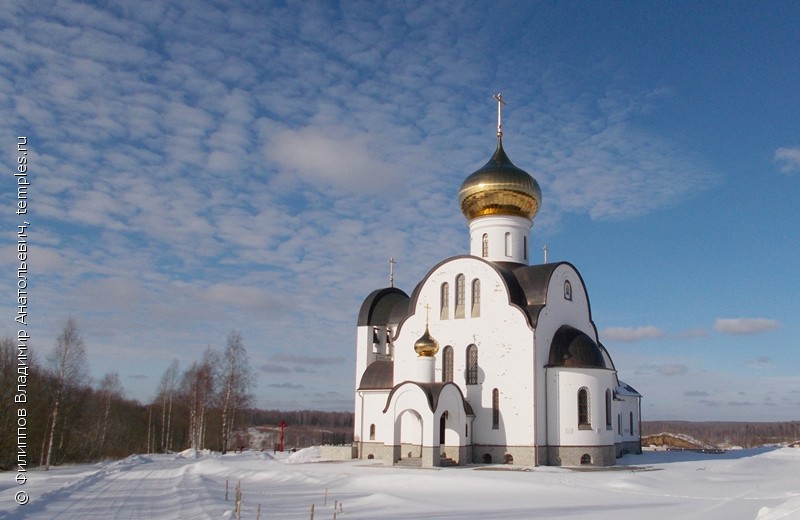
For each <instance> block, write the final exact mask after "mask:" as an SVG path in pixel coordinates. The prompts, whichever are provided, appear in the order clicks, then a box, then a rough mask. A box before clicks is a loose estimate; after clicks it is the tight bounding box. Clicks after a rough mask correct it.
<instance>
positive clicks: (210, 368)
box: [183, 347, 216, 450]
mask: <svg viewBox="0 0 800 520" xmlns="http://www.w3.org/2000/svg"><path fill="white" fill-rule="evenodd" d="M215 358H216V353H215V352H214V351H213V350H212V349H211V347H208V348H207V349H206V351H205V353H204V354H203V360H202V361H200V362H194V363H192V366H191V367H189V369H188V370H187V371H186V373H184V375H183V386H184V390H185V392H186V394H187V397H188V402H189V442H190V447H191V448H194V449H197V450H202V449H203V448H205V434H206V413H207V412H208V407H209V405H210V404H211V401H212V399H213V397H214V380H215V377H214V368H215V366H216V362H215Z"/></svg>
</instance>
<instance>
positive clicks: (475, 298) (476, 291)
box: [471, 278, 481, 318]
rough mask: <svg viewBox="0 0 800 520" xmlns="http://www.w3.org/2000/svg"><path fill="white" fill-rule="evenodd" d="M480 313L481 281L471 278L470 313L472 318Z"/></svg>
mask: <svg viewBox="0 0 800 520" xmlns="http://www.w3.org/2000/svg"><path fill="white" fill-rule="evenodd" d="M480 315H481V281H480V280H478V279H477V278H475V279H474V280H472V313H471V316H472V317H473V318H477V317H478V316H480Z"/></svg>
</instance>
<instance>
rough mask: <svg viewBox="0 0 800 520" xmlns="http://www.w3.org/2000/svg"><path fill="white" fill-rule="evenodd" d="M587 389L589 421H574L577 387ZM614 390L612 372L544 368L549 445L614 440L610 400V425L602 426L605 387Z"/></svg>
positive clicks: (575, 416)
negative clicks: (585, 426) (548, 402)
mask: <svg viewBox="0 0 800 520" xmlns="http://www.w3.org/2000/svg"><path fill="white" fill-rule="evenodd" d="M581 388H586V389H587V390H588V393H589V423H590V425H591V428H589V429H586V428H582V427H581V426H579V424H578V391H579V390H580V389H581ZM608 389H610V390H612V391H613V390H614V377H613V372H612V371H610V370H606V369H597V368H564V367H555V368H548V369H547V396H548V399H549V400H550V406H549V407H548V417H547V436H548V444H549V445H551V446H606V445H611V444H614V436H615V432H614V421H615V420H616V416H615V415H614V413H613V401H612V424H611V429H609V428H607V427H606V390H608Z"/></svg>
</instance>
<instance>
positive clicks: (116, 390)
mask: <svg viewBox="0 0 800 520" xmlns="http://www.w3.org/2000/svg"><path fill="white" fill-rule="evenodd" d="M98 392H99V393H100V399H101V400H102V406H103V410H102V417H101V418H100V419H99V420H98V428H97V429H98V440H97V447H96V449H97V452H98V453H100V454H102V453H103V446H104V445H105V442H106V433H107V432H108V416H109V413H110V412H111V402H112V401H113V400H115V399H117V400H118V399H121V398H122V394H123V389H122V383H120V381H119V374H118V373H117V372H110V373H108V374H106V375H105V376H103V379H101V380H100V386H99V387H98Z"/></svg>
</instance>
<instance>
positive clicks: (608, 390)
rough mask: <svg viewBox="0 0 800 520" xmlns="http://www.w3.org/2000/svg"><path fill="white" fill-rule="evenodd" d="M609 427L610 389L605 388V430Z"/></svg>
mask: <svg viewBox="0 0 800 520" xmlns="http://www.w3.org/2000/svg"><path fill="white" fill-rule="evenodd" d="M610 429H611V389H610V388H606V430H610Z"/></svg>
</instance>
